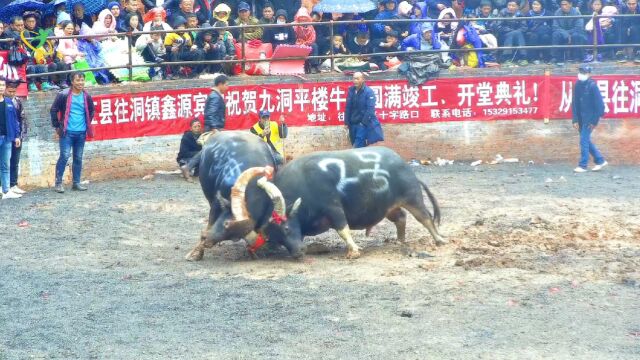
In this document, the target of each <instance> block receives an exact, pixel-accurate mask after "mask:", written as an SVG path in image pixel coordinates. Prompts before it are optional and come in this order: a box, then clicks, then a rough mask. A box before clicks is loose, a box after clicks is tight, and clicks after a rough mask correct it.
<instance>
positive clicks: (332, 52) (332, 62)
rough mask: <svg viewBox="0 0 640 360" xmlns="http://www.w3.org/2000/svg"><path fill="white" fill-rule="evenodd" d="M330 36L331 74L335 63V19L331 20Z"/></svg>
mask: <svg viewBox="0 0 640 360" xmlns="http://www.w3.org/2000/svg"><path fill="white" fill-rule="evenodd" d="M329 35H330V36H331V38H330V39H329V47H330V48H331V72H333V69H334V68H333V64H334V62H335V59H334V55H335V50H334V49H333V19H331V30H329ZM316 45H317V44H316ZM343 45H344V44H343Z"/></svg>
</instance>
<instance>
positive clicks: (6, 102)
mask: <svg viewBox="0 0 640 360" xmlns="http://www.w3.org/2000/svg"><path fill="white" fill-rule="evenodd" d="M6 86H7V80H6V79H5V78H4V77H0V175H1V177H0V180H1V181H2V200H8V199H17V198H19V197H22V195H21V194H17V193H15V192H13V191H11V189H10V186H9V182H10V180H9V179H10V175H9V172H10V161H11V147H12V145H13V144H14V143H15V146H16V147H20V146H21V145H22V142H21V140H20V125H19V124H18V119H17V115H16V108H15V106H14V105H13V101H11V99H9V98H5V97H4V92H5V89H6Z"/></svg>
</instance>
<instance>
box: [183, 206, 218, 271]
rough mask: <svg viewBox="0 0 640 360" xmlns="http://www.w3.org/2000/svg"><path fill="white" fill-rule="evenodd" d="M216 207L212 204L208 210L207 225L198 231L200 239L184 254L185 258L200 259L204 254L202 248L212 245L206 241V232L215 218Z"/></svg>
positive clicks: (189, 259) (190, 259)
mask: <svg viewBox="0 0 640 360" xmlns="http://www.w3.org/2000/svg"><path fill="white" fill-rule="evenodd" d="M216 209H217V206H215V205H214V206H212V207H211V209H210V210H209V221H208V222H207V226H206V227H205V228H204V230H202V232H201V233H200V241H199V242H198V244H197V245H196V246H195V247H194V248H193V250H191V251H190V252H189V253H188V254H187V256H185V259H186V260H187V261H200V260H202V257H203V256H204V249H205V248H211V247H213V243H212V242H211V241H207V234H208V233H209V230H210V229H211V227H212V226H213V224H214V222H215V220H216V218H217V213H218V212H217V211H216Z"/></svg>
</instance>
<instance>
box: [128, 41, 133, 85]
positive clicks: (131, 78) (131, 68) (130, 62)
mask: <svg viewBox="0 0 640 360" xmlns="http://www.w3.org/2000/svg"><path fill="white" fill-rule="evenodd" d="M127 44H129V51H127V52H128V53H129V81H133V54H132V52H133V51H131V47H132V38H131V32H130V31H129V32H127Z"/></svg>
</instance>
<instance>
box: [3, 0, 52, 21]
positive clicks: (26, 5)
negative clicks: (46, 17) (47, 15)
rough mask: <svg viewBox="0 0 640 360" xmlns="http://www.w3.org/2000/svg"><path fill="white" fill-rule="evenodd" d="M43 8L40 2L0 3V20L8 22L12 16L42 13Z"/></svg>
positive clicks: (27, 0)
mask: <svg viewBox="0 0 640 360" xmlns="http://www.w3.org/2000/svg"><path fill="white" fill-rule="evenodd" d="M45 6H46V5H45V4H43V3H42V0H13V1H0V20H2V21H4V22H9V21H10V20H11V17H13V16H16V15H18V16H22V14H23V13H24V12H25V11H33V10H39V11H42V9H44V8H45Z"/></svg>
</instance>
